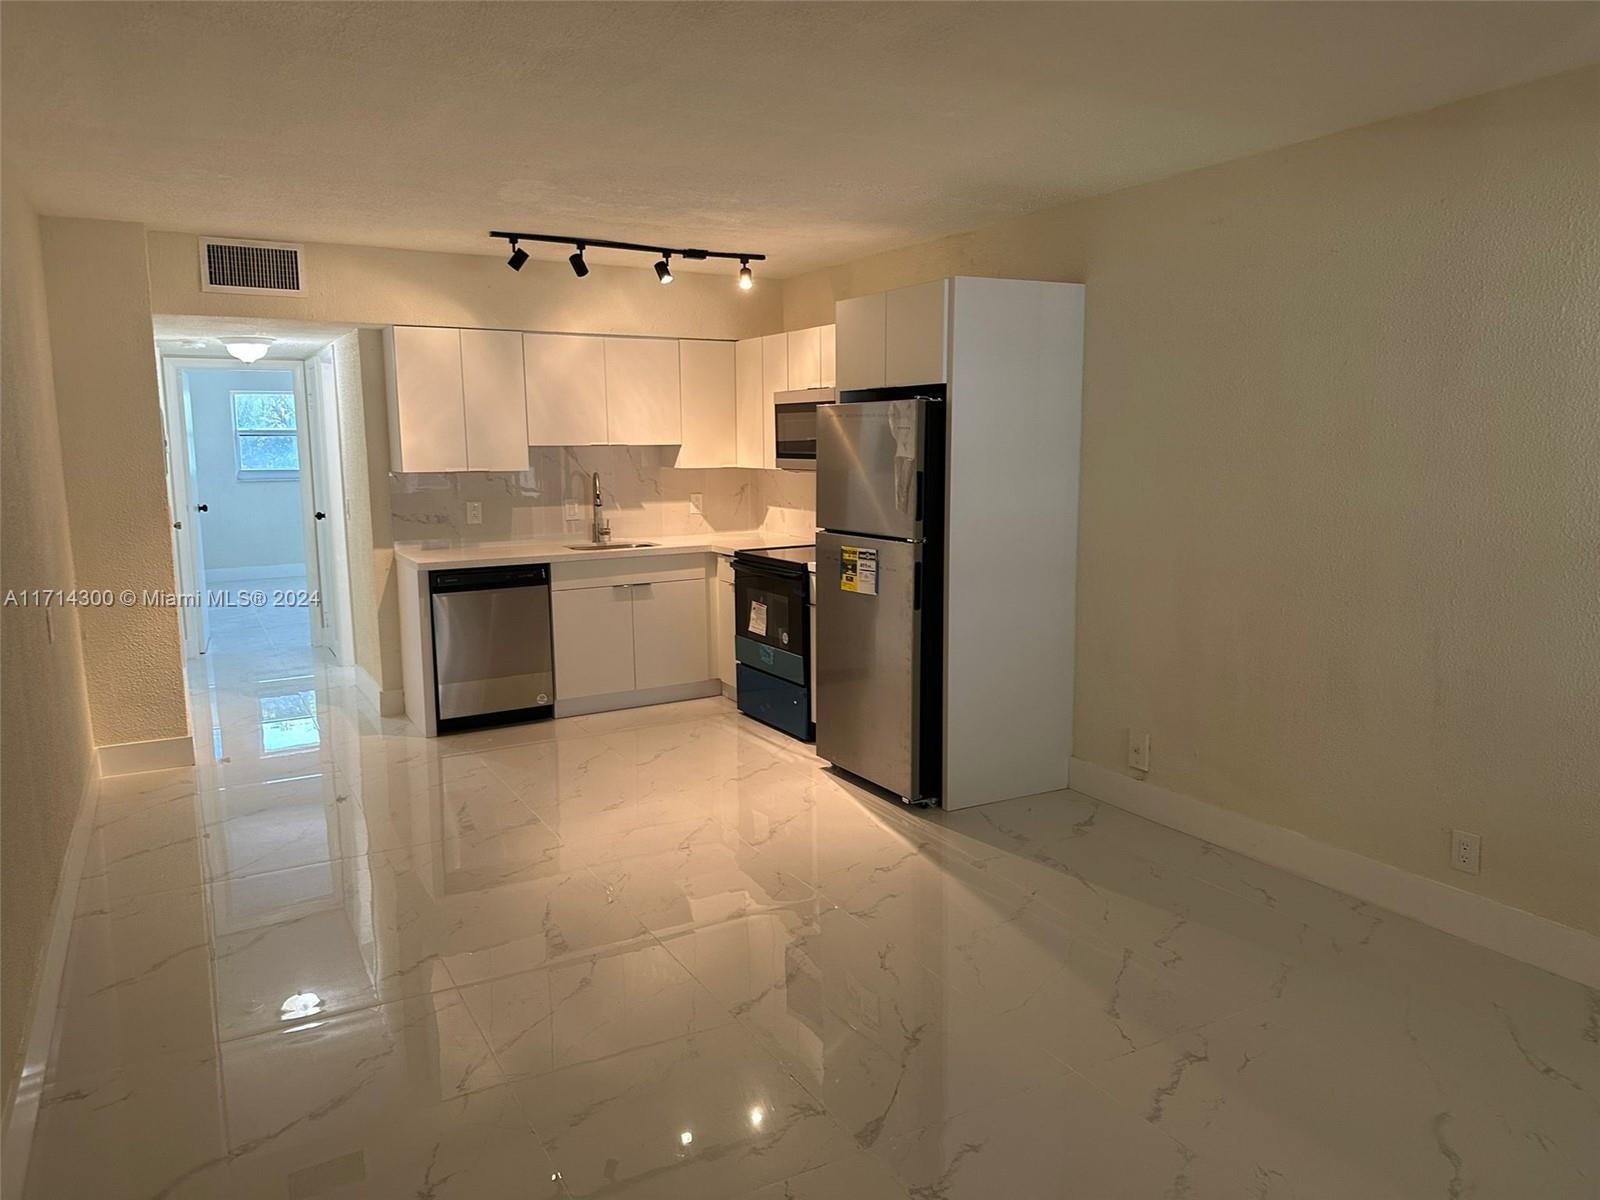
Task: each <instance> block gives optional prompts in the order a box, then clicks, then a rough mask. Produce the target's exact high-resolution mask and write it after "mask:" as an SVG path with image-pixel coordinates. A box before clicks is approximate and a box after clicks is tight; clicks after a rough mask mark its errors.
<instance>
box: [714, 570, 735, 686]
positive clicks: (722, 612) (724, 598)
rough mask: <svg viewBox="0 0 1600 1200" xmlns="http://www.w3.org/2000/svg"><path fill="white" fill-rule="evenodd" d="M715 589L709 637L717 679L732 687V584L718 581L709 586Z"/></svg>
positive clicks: (733, 675)
mask: <svg viewBox="0 0 1600 1200" xmlns="http://www.w3.org/2000/svg"><path fill="white" fill-rule="evenodd" d="M711 586H712V587H714V588H716V597H717V608H716V614H715V616H714V617H713V618H712V623H711V636H712V638H713V640H714V642H715V644H716V648H717V678H718V679H720V680H722V682H723V683H724V684H725V685H726V686H728V687H730V688H731V687H733V685H734V679H735V675H736V672H735V671H734V667H733V661H734V660H733V584H731V583H727V582H724V581H723V580H721V579H719V580H717V581H716V582H715V583H713V584H712V585H711Z"/></svg>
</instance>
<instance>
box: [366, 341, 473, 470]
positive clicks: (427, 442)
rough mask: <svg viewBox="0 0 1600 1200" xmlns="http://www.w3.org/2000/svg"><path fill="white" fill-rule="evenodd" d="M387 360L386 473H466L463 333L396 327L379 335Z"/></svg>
mask: <svg viewBox="0 0 1600 1200" xmlns="http://www.w3.org/2000/svg"><path fill="white" fill-rule="evenodd" d="M383 347H384V356H385V358H386V359H387V361H388V367H389V371H388V375H389V378H388V383H387V386H388V392H389V469H390V470H392V471H465V470H466V469H467V414H466V409H465V408H464V407H463V406H462V400H461V331H460V330H459V329H432V328H424V327H421V326H416V325H396V326H395V327H394V328H392V329H385V330H384V331H383Z"/></svg>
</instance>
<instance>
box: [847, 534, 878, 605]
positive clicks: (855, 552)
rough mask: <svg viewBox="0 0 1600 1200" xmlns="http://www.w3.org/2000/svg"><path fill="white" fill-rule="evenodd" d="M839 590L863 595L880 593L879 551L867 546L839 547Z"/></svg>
mask: <svg viewBox="0 0 1600 1200" xmlns="http://www.w3.org/2000/svg"><path fill="white" fill-rule="evenodd" d="M839 590H840V591H841V592H855V593H857V594H858V595H862V596H876V595H877V594H878V552H877V551H876V550H869V549H867V548H866V547H865V546H841V547H840V548H839Z"/></svg>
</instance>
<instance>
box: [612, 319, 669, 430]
mask: <svg viewBox="0 0 1600 1200" xmlns="http://www.w3.org/2000/svg"><path fill="white" fill-rule="evenodd" d="M679 396H680V392H679V387H678V342H677V339H675V338H620V337H608V338H607V339H606V434H607V437H606V440H607V441H609V442H610V443H611V444H612V445H614V446H676V445H678V444H679V443H680V442H682V441H683V412H682V409H681V406H680V399H679Z"/></svg>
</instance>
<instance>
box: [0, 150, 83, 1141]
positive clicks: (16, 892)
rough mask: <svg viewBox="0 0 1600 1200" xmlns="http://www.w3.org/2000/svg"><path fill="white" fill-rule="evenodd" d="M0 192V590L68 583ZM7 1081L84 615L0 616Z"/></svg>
mask: <svg viewBox="0 0 1600 1200" xmlns="http://www.w3.org/2000/svg"><path fill="white" fill-rule="evenodd" d="M4 177H5V180H6V184H5V193H4V196H3V198H0V223H3V226H4V230H3V234H0V239H3V240H0V260H3V262H4V269H3V271H0V291H3V296H0V331H3V332H0V395H3V403H0V484H3V486H0V496H3V501H0V593H4V592H8V591H11V590H12V589H23V588H30V589H31V588H61V589H63V590H70V589H71V588H73V587H74V579H75V576H74V572H73V565H72V547H71V542H70V539H69V535H68V531H67V500H66V489H65V487H64V485H63V480H62V470H61V440H60V432H59V430H58V428H57V425H56V402H55V384H54V380H53V377H52V370H51V363H50V326H49V319H48V317H47V315H46V311H45V291H44V267H43V262H42V255H41V246H40V240H39V218H38V216H37V215H36V214H35V213H34V211H33V209H32V207H30V206H29V204H28V202H27V200H26V198H25V197H24V196H23V195H22V194H21V193H20V192H19V191H18V190H17V188H16V187H15V185H14V183H13V182H12V180H13V178H14V176H13V173H12V172H11V171H10V170H9V169H7V170H6V171H5V172H4ZM0 677H3V678H4V680H5V687H4V689H0V826H3V827H4V831H5V833H4V837H3V839H0V909H3V910H4V913H5V937H4V939H3V940H0V1080H3V1083H4V1089H5V1105H6V1111H7V1113H8V1114H9V1112H10V1105H11V1100H12V1096H13V1090H14V1088H15V1086H16V1081H17V1073H18V1071H19V1070H20V1069H21V1062H22V1058H21V1050H22V1046H23V1042H24V1040H25V1037H26V1024H25V1023H26V1021H27V1019H28V1016H29V1011H28V1008H29V1002H30V1000H31V998H32V996H33V991H34V987H35V984H36V980H37V973H38V969H39V964H40V960H41V958H42V956H43V953H44V946H45V941H46V939H47V937H48V934H49V928H48V926H49V922H50V915H51V909H52V906H53V904H54V901H55V892H56V884H57V882H58V881H59V879H60V874H61V860H62V856H63V854H64V853H65V851H66V847H67V841H68V838H69V836H70V834H71V832H72V824H73V820H74V818H75V817H76V816H77V812H78V805H79V802H80V801H81V800H82V798H83V794H84V788H85V785H86V784H87V783H88V781H89V780H90V779H91V778H92V775H93V769H92V768H93V755H94V739H93V736H92V734H91V731H90V719H89V697H88V692H87V690H86V688H85V686H84V677H83V652H82V647H81V645H80V642H79V638H78V610H77V609H75V608H70V607H57V608H52V609H51V610H50V612H49V625H48V626H47V625H46V615H45V610H44V609H40V608H3V609H0Z"/></svg>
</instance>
